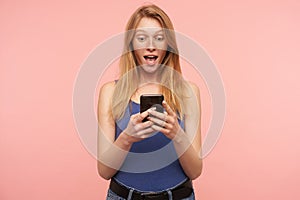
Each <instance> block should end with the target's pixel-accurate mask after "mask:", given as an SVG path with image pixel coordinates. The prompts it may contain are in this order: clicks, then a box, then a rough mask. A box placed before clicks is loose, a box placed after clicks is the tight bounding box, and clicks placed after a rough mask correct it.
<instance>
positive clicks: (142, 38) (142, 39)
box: [136, 35, 146, 42]
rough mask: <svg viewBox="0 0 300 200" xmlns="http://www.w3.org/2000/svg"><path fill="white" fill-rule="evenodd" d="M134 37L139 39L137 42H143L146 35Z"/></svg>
mask: <svg viewBox="0 0 300 200" xmlns="http://www.w3.org/2000/svg"><path fill="white" fill-rule="evenodd" d="M136 39H137V40H138V41H139V42H144V41H145V40H146V36H145V35H138V36H137V37H136Z"/></svg>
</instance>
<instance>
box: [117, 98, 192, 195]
mask: <svg viewBox="0 0 300 200" xmlns="http://www.w3.org/2000/svg"><path fill="white" fill-rule="evenodd" d="M138 112H140V105H139V104H137V103H135V102H133V101H130V103H129V105H128V106H127V108H126V110H125V114H124V117H123V118H121V119H120V120H118V121H117V122H116V136H115V137H116V138H117V137H118V136H119V135H120V133H121V132H122V131H123V130H124V129H125V128H126V127H127V124H128V122H129V118H130V116H131V115H132V114H135V113H138ZM179 123H180V126H181V127H182V128H184V123H183V122H182V121H180V120H179ZM114 178H115V180H116V181H118V182H120V183H121V184H123V185H125V186H127V187H130V188H134V189H136V190H139V191H153V192H158V191H163V190H166V189H169V188H172V187H174V186H176V185H178V184H180V183H182V182H184V181H185V180H187V179H188V177H187V176H186V174H185V173H184V171H183V169H182V167H181V165H180V163H179V160H178V156H177V153H176V151H175V148H174V146H173V142H172V140H170V139H168V138H167V137H166V136H165V135H164V134H162V133H161V132H158V133H156V134H154V135H153V136H151V137H149V138H146V139H144V140H142V141H139V142H135V143H134V144H133V145H132V147H131V149H130V151H129V153H128V155H127V157H126V159H125V161H124V163H123V165H122V167H121V168H120V170H119V171H118V172H117V173H116V174H115V176H114Z"/></svg>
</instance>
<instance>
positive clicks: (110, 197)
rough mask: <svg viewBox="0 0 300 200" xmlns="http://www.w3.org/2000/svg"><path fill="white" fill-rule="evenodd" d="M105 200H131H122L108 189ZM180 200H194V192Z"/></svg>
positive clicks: (122, 199)
mask: <svg viewBox="0 0 300 200" xmlns="http://www.w3.org/2000/svg"><path fill="white" fill-rule="evenodd" d="M106 200H131V199H124V198H122V197H120V196H118V195H117V194H115V193H114V192H113V191H111V190H110V189H109V190H108V193H107V197H106ZM170 200H171V199H170ZM182 200H195V194H194V192H193V193H192V194H191V196H189V197H187V198H184V199H182Z"/></svg>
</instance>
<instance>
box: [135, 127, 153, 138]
mask: <svg viewBox="0 0 300 200" xmlns="http://www.w3.org/2000/svg"><path fill="white" fill-rule="evenodd" d="M154 131H155V130H154V129H153V128H152V127H149V128H146V129H143V130H140V131H139V132H137V133H136V136H137V137H140V138H145V137H146V136H149V135H150V134H151V133H153V132H154Z"/></svg>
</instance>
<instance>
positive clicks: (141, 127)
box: [134, 121, 153, 132]
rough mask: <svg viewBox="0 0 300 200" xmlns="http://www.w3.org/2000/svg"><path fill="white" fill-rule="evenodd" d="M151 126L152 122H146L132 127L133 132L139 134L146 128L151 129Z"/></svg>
mask: <svg viewBox="0 0 300 200" xmlns="http://www.w3.org/2000/svg"><path fill="white" fill-rule="evenodd" d="M152 125H153V122H152V121H146V122H143V123H138V124H137V125H135V126H134V129H135V131H137V132H139V131H141V130H143V129H146V128H148V127H151V126H152Z"/></svg>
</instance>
